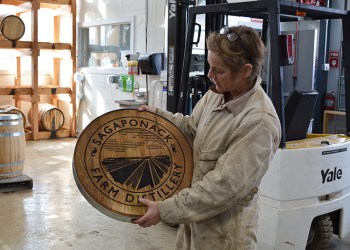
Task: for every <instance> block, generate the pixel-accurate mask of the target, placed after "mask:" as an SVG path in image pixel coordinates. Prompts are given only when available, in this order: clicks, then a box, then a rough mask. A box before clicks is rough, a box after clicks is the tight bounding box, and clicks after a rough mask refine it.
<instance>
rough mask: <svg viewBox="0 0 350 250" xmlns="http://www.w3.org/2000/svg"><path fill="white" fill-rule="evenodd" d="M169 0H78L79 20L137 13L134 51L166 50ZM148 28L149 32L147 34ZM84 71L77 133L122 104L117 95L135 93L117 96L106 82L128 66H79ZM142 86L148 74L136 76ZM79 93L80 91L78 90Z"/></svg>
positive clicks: (91, 20)
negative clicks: (113, 67)
mask: <svg viewBox="0 0 350 250" xmlns="http://www.w3.org/2000/svg"><path fill="white" fill-rule="evenodd" d="M166 2H167V1H166V0H152V1H151V0H78V1H77V22H78V25H79V23H83V22H93V21H96V20H106V19H118V18H128V17H134V20H135V30H134V31H135V32H134V44H133V47H134V51H131V53H132V54H134V53H140V54H146V53H156V52H162V53H166V48H165V38H166V37H167V34H166V31H165V27H164V18H165V13H166ZM146 32H147V35H146ZM78 72H80V73H82V74H84V76H85V80H84V81H83V82H82V83H79V82H78V85H79V84H81V88H80V87H79V88H78V90H79V89H81V92H83V94H82V95H80V96H82V97H83V98H82V99H81V100H80V107H79V110H78V120H77V132H78V134H79V133H80V132H81V131H82V130H83V129H84V128H85V127H86V126H87V125H88V124H89V122H91V121H92V120H93V119H94V118H96V117H98V116H100V115H102V114H104V113H106V112H108V111H111V110H115V109H118V108H120V107H119V105H118V104H117V103H115V100H116V99H117V98H122V99H131V98H133V95H132V94H126V93H123V97H120V95H119V96H118V94H117V92H116V91H115V89H114V87H113V86H111V84H109V83H107V77H108V75H110V74H120V73H122V74H125V73H127V70H126V69H120V68H118V69H99V68H84V69H78ZM156 79H159V76H152V77H149V78H148V82H151V81H152V80H156ZM135 82H137V83H138V84H139V85H140V87H141V88H145V86H146V76H145V75H138V76H136V77H135ZM78 95H79V94H78Z"/></svg>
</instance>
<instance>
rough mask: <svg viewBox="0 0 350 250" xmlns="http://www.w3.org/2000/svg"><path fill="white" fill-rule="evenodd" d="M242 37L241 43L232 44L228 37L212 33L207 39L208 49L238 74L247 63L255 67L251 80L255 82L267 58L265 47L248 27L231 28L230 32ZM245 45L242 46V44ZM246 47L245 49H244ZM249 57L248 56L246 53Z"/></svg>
mask: <svg viewBox="0 0 350 250" xmlns="http://www.w3.org/2000/svg"><path fill="white" fill-rule="evenodd" d="M229 32H233V33H237V34H238V35H239V36H240V39H241V40H240V41H235V42H231V41H229V40H228V39H227V35H226V34H224V35H221V34H220V33H218V32H212V33H210V34H209V35H208V37H207V47H208V49H209V50H211V51H213V52H216V53H218V54H219V55H220V56H221V57H222V59H223V61H224V63H225V64H226V65H227V66H228V67H230V68H231V70H232V72H234V73H237V72H238V71H239V70H240V67H241V66H243V65H244V64H246V63H251V64H252V66H253V69H252V73H251V75H250V80H251V81H253V80H254V79H255V78H256V77H257V76H258V75H260V72H261V68H262V65H263V63H264V57H265V46H264V43H263V42H262V40H261V39H260V37H259V35H258V33H257V32H256V31H255V30H254V29H252V28H250V27H247V26H235V27H230V31H229ZM240 43H241V44H243V45H241V44H240ZM242 47H244V49H243V48H242ZM244 50H246V53H247V54H248V55H246V53H245V51H244Z"/></svg>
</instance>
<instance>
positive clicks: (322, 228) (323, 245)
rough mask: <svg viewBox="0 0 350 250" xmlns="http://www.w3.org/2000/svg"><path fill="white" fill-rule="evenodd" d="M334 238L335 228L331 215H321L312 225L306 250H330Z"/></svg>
mask: <svg viewBox="0 0 350 250" xmlns="http://www.w3.org/2000/svg"><path fill="white" fill-rule="evenodd" d="M332 237H333V226H332V221H331V217H330V216H329V215H321V216H318V217H316V218H314V220H313V221H312V223H311V227H310V232H309V236H308V239H307V245H306V250H318V249H329V246H330V243H331V240H332Z"/></svg>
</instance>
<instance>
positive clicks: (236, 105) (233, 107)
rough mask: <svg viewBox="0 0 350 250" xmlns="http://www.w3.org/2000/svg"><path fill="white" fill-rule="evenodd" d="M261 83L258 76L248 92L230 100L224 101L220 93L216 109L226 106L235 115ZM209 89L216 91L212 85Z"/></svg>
mask: <svg viewBox="0 0 350 250" xmlns="http://www.w3.org/2000/svg"><path fill="white" fill-rule="evenodd" d="M260 84H261V77H258V78H257V80H256V82H255V85H254V87H253V88H252V89H250V90H249V91H248V92H245V93H244V94H242V95H240V96H237V97H235V98H234V99H232V100H231V101H229V102H227V103H224V102H225V99H224V95H223V94H220V101H219V103H218V107H217V108H216V109H220V110H221V109H224V108H226V109H227V110H228V111H229V112H230V113H232V114H233V115H234V116H237V115H238V114H239V113H240V112H242V110H243V108H244V106H245V104H246V103H247V101H248V99H249V97H250V96H251V94H252V93H254V92H255V91H256V89H257V88H258V87H260ZM209 89H210V90H211V91H213V92H215V93H217V92H216V91H215V88H214V87H210V88H209Z"/></svg>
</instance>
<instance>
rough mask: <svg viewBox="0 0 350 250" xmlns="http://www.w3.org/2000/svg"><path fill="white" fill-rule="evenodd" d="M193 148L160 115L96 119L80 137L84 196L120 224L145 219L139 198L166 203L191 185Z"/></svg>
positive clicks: (127, 112)
mask: <svg viewBox="0 0 350 250" xmlns="http://www.w3.org/2000/svg"><path fill="white" fill-rule="evenodd" d="M192 173H193V155H192V147H191V144H190V143H189V141H188V140H187V138H186V136H185V135H184V134H183V133H182V131H181V130H180V129H179V128H178V127H177V126H175V125H174V124H173V123H171V122H170V121H169V120H167V119H165V118H163V117H162V116H160V115H157V114H154V113H151V112H148V111H142V112H141V111H138V110H137V109H120V110H115V111H112V112H109V113H106V114H104V115H102V116H99V117H97V118H96V119H95V120H93V121H92V122H91V123H90V124H89V125H88V126H87V127H86V128H85V129H84V130H83V132H82V133H81V135H80V136H79V138H78V141H77V144H76V146H75V151H74V156H73V174H74V178H75V181H76V184H77V186H78V188H79V190H80V191H81V193H82V194H83V196H84V197H85V198H86V199H87V200H88V201H89V202H90V204H91V205H93V206H94V207H95V208H96V209H98V210H99V211H100V212H102V213H104V214H106V215H108V216H110V217H112V218H114V219H118V220H121V221H127V222H130V221H131V219H133V218H136V217H139V216H142V215H143V214H145V213H146V211H147V206H145V205H143V204H141V203H139V202H138V198H139V197H143V198H146V199H150V200H154V201H161V200H164V199H166V198H169V197H171V196H173V195H174V194H177V193H178V192H179V191H180V190H182V189H183V188H186V187H189V186H190V184H191V179H192Z"/></svg>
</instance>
